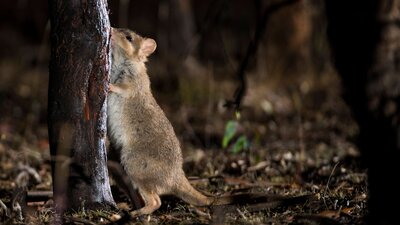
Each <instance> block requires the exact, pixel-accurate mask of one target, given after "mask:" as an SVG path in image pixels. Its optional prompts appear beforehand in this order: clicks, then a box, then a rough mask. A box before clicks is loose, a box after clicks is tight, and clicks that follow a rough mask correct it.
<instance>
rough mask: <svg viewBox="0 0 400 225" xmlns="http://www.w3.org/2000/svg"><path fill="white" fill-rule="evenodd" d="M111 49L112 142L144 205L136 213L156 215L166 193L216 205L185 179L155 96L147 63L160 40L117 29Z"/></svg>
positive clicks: (177, 146)
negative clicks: (119, 152) (151, 88)
mask: <svg viewBox="0 0 400 225" xmlns="http://www.w3.org/2000/svg"><path fill="white" fill-rule="evenodd" d="M111 45H112V69H111V82H110V92H111V93H110V95H109V100H108V129H109V136H110V141H111V142H113V143H114V144H115V145H116V146H117V147H119V148H121V163H122V165H123V166H124V169H125V170H126V172H127V174H128V176H129V178H130V179H131V181H132V183H133V184H134V185H135V186H136V187H137V188H138V190H139V193H140V194H141V196H142V197H143V199H144V201H145V206H144V207H143V208H141V209H139V210H136V211H133V212H132V214H133V215H140V214H150V213H152V212H153V211H154V210H156V209H158V208H159V207H160V205H161V200H160V197H159V196H160V195H164V194H172V195H175V196H177V197H179V198H181V199H183V200H184V201H186V202H188V203H190V204H192V205H197V206H206V205H211V204H214V203H215V204H218V202H215V201H214V198H213V197H207V196H204V195H203V194H201V193H200V192H198V191H197V190H195V189H194V188H193V187H192V186H191V185H190V183H189V181H188V180H187V178H186V177H185V173H184V171H183V170H182V161H183V160H182V153H181V148H180V144H179V141H178V139H177V137H176V135H175V132H174V129H173V127H172V125H171V123H170V122H169V120H168V119H167V117H166V116H165V114H164V112H163V111H162V109H161V108H160V107H159V106H158V104H157V103H156V100H155V99H154V97H153V95H152V93H151V90H150V81H149V77H148V75H147V71H146V65H145V62H146V61H147V57H148V56H149V55H150V54H151V53H153V52H154V50H155V48H156V42H155V41H154V40H153V39H148V38H143V37H141V36H139V35H137V34H135V33H134V32H132V31H129V30H126V29H115V28H114V29H112V37H111Z"/></svg>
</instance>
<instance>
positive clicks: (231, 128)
mask: <svg viewBox="0 0 400 225" xmlns="http://www.w3.org/2000/svg"><path fill="white" fill-rule="evenodd" d="M236 128H237V124H236V121H233V120H229V121H228V122H227V123H226V126H225V133H224V137H223V139H222V148H226V147H228V144H229V142H230V141H231V140H232V138H233V136H235V133H236Z"/></svg>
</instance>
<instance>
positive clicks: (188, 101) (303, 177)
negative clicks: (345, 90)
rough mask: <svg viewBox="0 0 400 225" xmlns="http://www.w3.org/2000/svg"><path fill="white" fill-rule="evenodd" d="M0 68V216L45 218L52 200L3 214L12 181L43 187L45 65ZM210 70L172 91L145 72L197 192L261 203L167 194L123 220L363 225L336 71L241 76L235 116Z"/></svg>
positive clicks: (124, 205)
mask: <svg viewBox="0 0 400 225" xmlns="http://www.w3.org/2000/svg"><path fill="white" fill-rule="evenodd" d="M0 69H1V73H2V74H4V76H1V80H0V112H1V117H0V200H1V201H2V202H3V203H4V204H5V205H4V206H2V207H1V208H0V221H1V223H4V224H49V223H50V222H51V219H52V215H53V208H52V202H51V200H48V201H39V202H27V204H26V205H21V208H22V213H23V215H19V214H18V207H17V206H16V204H14V208H15V207H16V208H15V209H14V211H13V212H11V211H12V210H11V209H12V208H13V207H12V205H13V203H16V202H18V201H19V199H21V192H20V190H21V188H19V187H26V188H27V189H28V190H29V191H49V190H51V182H52V180H51V167H50V164H49V162H50V155H49V144H48V135H47V124H46V113H47V112H46V110H47V109H46V103H47V68H46V67H45V66H43V67H34V68H32V67H27V66H21V65H20V64H18V62H13V61H2V64H1V65H0ZM155 74H157V73H156V72H155ZM215 74H216V75H213V73H209V74H208V75H207V76H206V78H199V77H191V78H175V82H172V84H171V85H170V86H172V88H176V89H172V88H169V87H165V85H164V86H163V84H165V83H171V79H170V78H165V77H157V76H152V78H151V79H152V81H153V88H154V90H155V96H156V98H157V100H158V101H159V103H160V105H161V107H162V108H163V109H164V110H165V112H166V114H167V117H168V118H170V120H171V123H172V124H173V126H174V128H175V131H176V133H177V136H178V137H179V139H180V140H181V144H182V147H183V155H184V170H185V172H186V174H187V176H188V177H189V178H190V181H191V183H192V184H193V186H195V187H196V188H197V189H199V190H201V191H203V192H205V193H209V194H212V195H222V194H224V195H227V194H234V193H262V194H265V196H269V197H268V198H269V199H270V202H261V203H257V204H245V203H246V202H245V201H244V203H243V204H239V205H232V206H229V207H210V208H207V207H206V208H199V207H193V206H190V205H188V204H186V203H184V202H183V201H181V200H179V199H177V198H174V197H168V196H166V197H163V198H162V206H161V208H160V209H159V210H157V211H156V212H154V213H153V214H152V215H150V216H145V217H141V218H135V219H133V221H132V223H137V224H142V223H144V224H147V223H148V224H364V221H365V215H366V214H367V209H366V200H367V178H366V169H365V168H364V167H363V165H362V164H361V162H360V156H359V153H358V150H357V148H356V147H355V146H354V144H353V143H352V141H353V139H354V137H355V136H356V134H357V126H356V125H355V123H354V121H353V120H352V118H351V116H350V113H349V111H348V109H347V108H346V106H345V104H344V103H343V101H342V100H341V98H340V88H339V82H338V80H337V79H336V77H335V76H334V75H331V74H328V75H323V76H320V77H313V78H305V79H297V80H298V81H290V82H289V81H267V80H266V79H265V78H257V77H256V76H250V77H249V84H248V85H249V89H248V92H247V94H246V97H245V99H244V102H243V108H242V110H241V111H240V116H239V114H238V113H235V112H233V111H232V110H228V109H226V108H224V107H223V103H224V99H227V98H230V97H231V96H232V94H233V91H234V89H235V85H234V83H233V82H232V78H229V79H227V77H225V78H224V77H222V78H219V77H218V76H217V75H218V73H217V72H215ZM10 87H13V88H10ZM171 90H178V91H177V92H176V93H175V92H172V91H171ZM239 117H240V118H239ZM224 139H225V144H223V142H224V141H223V140H224ZM112 190H113V194H114V198H115V200H116V201H117V203H118V207H119V208H120V209H129V208H131V207H132V206H131V204H130V202H129V200H128V198H127V197H126V196H125V195H124V194H123V192H121V191H120V190H119V187H118V185H117V184H115V183H113V184H112ZM299 196H303V197H301V198H297V197H299ZM281 197H285V198H281ZM277 199H278V200H277ZM275 203H276V204H275ZM4 207H6V208H8V210H11V211H8V212H6V210H5V209H4ZM115 213H116V212H107V211H95V212H89V213H87V212H86V213H84V212H75V213H71V214H69V215H68V216H67V217H66V218H68V219H67V221H69V223H70V224H108V223H110V221H111V220H112V218H113V216H115ZM20 216H21V217H23V218H24V220H20Z"/></svg>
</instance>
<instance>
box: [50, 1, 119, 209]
mask: <svg viewBox="0 0 400 225" xmlns="http://www.w3.org/2000/svg"><path fill="white" fill-rule="evenodd" d="M49 10H50V22H51V60H50V67H49V70H50V81H49V98H48V99H49V100H48V124H49V141H50V151H51V155H52V158H53V164H52V169H53V191H54V200H55V203H56V205H57V207H58V210H60V211H61V212H63V211H64V210H66V209H70V208H72V209H78V208H84V209H94V208H103V207H109V206H114V205H115V202H114V200H113V197H112V195H111V189H110V185H109V180H108V171H107V164H106V159H107V157H106V150H105V136H106V96H107V90H108V79H109V69H110V55H109V44H110V23H109V19H108V12H107V2H106V0H85V1H81V0H68V1H57V0H49Z"/></svg>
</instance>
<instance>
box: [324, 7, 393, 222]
mask: <svg viewBox="0 0 400 225" xmlns="http://www.w3.org/2000/svg"><path fill="white" fill-rule="evenodd" d="M326 8H327V19H328V37H329V40H330V44H331V47H332V50H333V54H334V59H335V65H336V68H337V70H338V72H339V75H340V76H341V78H342V81H343V86H344V98H345V100H346V101H347V103H348V104H349V106H350V107H351V109H352V111H353V114H354V117H355V119H356V120H357V122H358V124H359V128H360V134H359V147H360V150H361V152H362V155H363V158H364V161H365V163H366V166H367V168H368V181H369V194H370V198H369V202H368V205H369V216H368V219H367V222H368V224H378V225H383V224H385V225H391V224H393V225H394V224H398V218H397V217H398V215H397V213H398V212H397V211H398V210H397V209H398V207H397V206H395V205H397V204H398V203H399V202H400V195H399V194H398V193H397V191H398V190H397V189H398V188H397V187H398V186H397V185H396V183H397V177H395V176H396V175H397V171H398V163H399V160H400V118H399V115H400V112H399V107H400V104H399V103H400V78H399V75H398V74H399V73H400V45H399V44H398V43H399V41H400V27H399V26H400V24H399V23H398V21H400V11H399V0H394V1H393V0H383V1H379V0H368V1H347V0H327V1H326Z"/></svg>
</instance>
